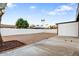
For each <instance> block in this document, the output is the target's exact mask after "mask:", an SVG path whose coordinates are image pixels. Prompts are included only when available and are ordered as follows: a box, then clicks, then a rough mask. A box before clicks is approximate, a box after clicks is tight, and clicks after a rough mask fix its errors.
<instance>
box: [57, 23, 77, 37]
mask: <svg viewBox="0 0 79 59" xmlns="http://www.w3.org/2000/svg"><path fill="white" fill-rule="evenodd" d="M58 36H71V37H79V22H71V23H63V24H58Z"/></svg>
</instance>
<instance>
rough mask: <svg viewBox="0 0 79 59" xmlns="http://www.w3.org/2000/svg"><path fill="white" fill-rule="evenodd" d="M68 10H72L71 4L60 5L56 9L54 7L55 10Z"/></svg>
mask: <svg viewBox="0 0 79 59" xmlns="http://www.w3.org/2000/svg"><path fill="white" fill-rule="evenodd" d="M70 10H73V8H72V7H71V6H66V5H63V6H60V7H59V8H58V9H56V10H55V11H70Z"/></svg>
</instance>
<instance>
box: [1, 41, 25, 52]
mask: <svg viewBox="0 0 79 59" xmlns="http://www.w3.org/2000/svg"><path fill="white" fill-rule="evenodd" d="M23 45H25V44H24V43H22V42H20V41H17V40H12V41H6V42H4V43H3V46H0V52H3V51H6V50H11V49H14V48H17V47H20V46H23Z"/></svg>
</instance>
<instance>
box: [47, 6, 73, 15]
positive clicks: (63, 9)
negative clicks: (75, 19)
mask: <svg viewBox="0 0 79 59" xmlns="http://www.w3.org/2000/svg"><path fill="white" fill-rule="evenodd" d="M71 10H73V8H72V6H68V5H62V6H59V7H58V8H56V9H54V10H53V11H49V12H47V14H48V15H60V14H63V15H64V14H66V12H67V11H71Z"/></svg>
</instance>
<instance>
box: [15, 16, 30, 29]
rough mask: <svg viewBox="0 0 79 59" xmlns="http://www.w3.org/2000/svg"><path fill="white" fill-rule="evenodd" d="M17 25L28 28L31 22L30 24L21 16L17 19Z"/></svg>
mask: <svg viewBox="0 0 79 59" xmlns="http://www.w3.org/2000/svg"><path fill="white" fill-rule="evenodd" d="M16 27H17V28H27V27H29V24H28V22H27V20H24V19H23V18H19V19H18V20H17V21H16Z"/></svg>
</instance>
